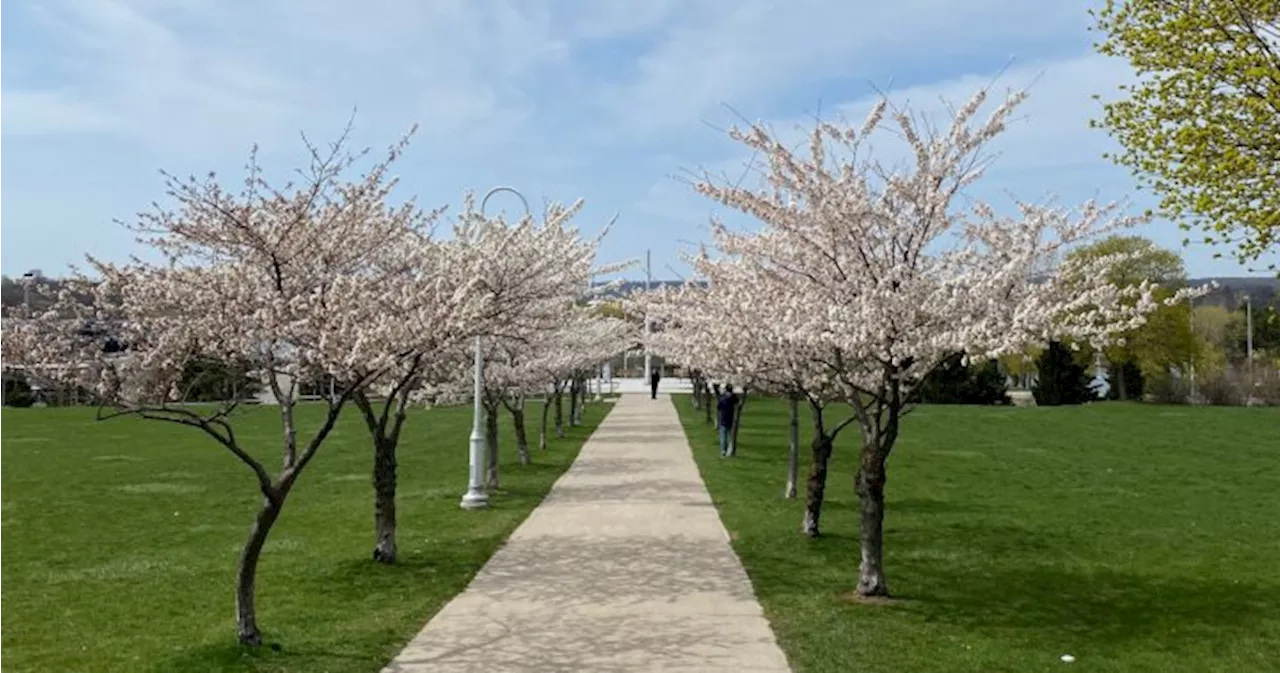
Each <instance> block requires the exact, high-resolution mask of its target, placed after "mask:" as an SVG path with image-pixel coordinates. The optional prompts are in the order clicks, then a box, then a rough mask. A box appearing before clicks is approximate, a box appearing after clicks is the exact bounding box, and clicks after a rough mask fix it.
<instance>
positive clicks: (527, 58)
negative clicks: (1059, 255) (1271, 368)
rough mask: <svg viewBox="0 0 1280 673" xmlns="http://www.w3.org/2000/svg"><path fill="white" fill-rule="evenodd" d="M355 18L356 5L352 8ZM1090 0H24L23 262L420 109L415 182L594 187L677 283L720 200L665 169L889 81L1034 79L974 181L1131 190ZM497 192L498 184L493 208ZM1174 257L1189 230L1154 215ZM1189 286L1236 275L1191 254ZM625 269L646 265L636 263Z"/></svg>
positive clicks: (19, 265) (15, 20)
mask: <svg viewBox="0 0 1280 673" xmlns="http://www.w3.org/2000/svg"><path fill="white" fill-rule="evenodd" d="M357 8H358V9H357ZM1086 8H1087V5H1086V3H1073V2H1028V1H1027V0H967V1H966V2H956V1H954V0H898V1H897V2H894V3H884V2H869V1H867V0H788V1H787V2H781V1H779V0H732V1H730V0H596V1H590V0H550V1H535V0H524V1H522V0H505V1H499V0H437V1H431V0H364V2H361V3H352V2H347V1H340V0H308V1H294V2H286V1H285V0H254V1H245V0H185V1H180V0H43V1H31V0H8V1H7V2H5V3H4V4H3V20H2V22H0V32H2V33H3V34H2V36H0V44H2V45H3V47H2V48H3V58H2V60H0V63H2V68H3V91H2V92H0V103H2V106H3V110H2V111H0V119H2V120H3V145H2V146H3V170H4V173H3V188H4V189H3V195H2V197H0V198H2V201H0V203H2V205H3V223H2V226H3V241H2V243H0V246H2V247H0V258H2V259H0V267H2V268H3V272H4V273H6V274H10V275H14V274H21V273H23V272H24V271H26V270H27V269H30V268H39V269H42V270H44V272H45V273H46V274H51V275H52V274H58V273H61V272H62V271H63V270H65V269H66V267H67V265H68V264H71V263H79V262H80V261H81V260H82V259H83V256H84V254H85V253H87V252H88V253H93V254H95V255H97V256H101V257H105V258H108V259H119V258H122V257H124V256H126V255H128V254H130V253H131V252H134V251H135V250H136V248H135V247H134V244H133V242H132V238H131V236H130V234H129V233H128V232H126V231H125V230H123V229H122V228H121V227H120V226H119V225H117V224H115V223H114V222H113V219H116V218H120V219H131V218H132V216H133V214H134V213H136V212H138V211H139V210H144V209H146V208H148V204H150V203H151V202H152V201H153V200H157V199H161V200H163V185H162V182H161V178H160V176H159V174H158V170H159V169H162V168H163V169H165V170H168V171H171V172H174V173H177V174H183V175H185V174H189V173H196V174H203V173H205V172H207V171H209V170H217V171H218V172H219V173H220V174H222V175H224V176H226V177H227V178H228V180H233V179H237V178H238V175H239V173H238V171H239V169H240V167H241V166H242V165H243V163H244V159H245V157H246V153H247V150H248V148H249V146H250V145H251V144H252V143H254V142H257V143H259V144H260V145H261V152H262V157H263V160H264V163H265V164H266V166H267V168H268V170H270V171H272V172H273V174H275V175H280V176H283V175H284V174H285V172H286V171H288V170H289V169H290V168H292V167H293V166H295V165H298V164H299V162H300V161H301V158H302V154H301V150H302V145H301V143H300V141H299V138H298V132H299V131H305V132H307V133H308V134H309V135H310V136H311V137H312V138H314V139H317V140H328V139H331V138H333V137H334V136H335V135H336V134H337V133H338V132H339V131H340V130H341V128H342V126H343V125H344V123H345V122H346V120H347V118H348V117H349V116H350V114H351V111H352V109H353V108H355V109H357V114H356V118H355V129H354V140H355V143H356V144H357V145H359V146H366V145H367V146H373V147H374V148H377V149H380V148H382V147H384V146H386V145H387V144H389V143H391V142H393V141H394V140H395V139H396V138H398V137H399V136H400V135H401V134H402V133H403V132H404V131H405V130H406V129H408V128H409V127H410V125H412V124H413V123H414V122H418V123H420V124H421V129H420V131H419V133H418V134H417V136H416V137H415V140H414V142H413V145H412V146H411V148H410V150H409V152H408V154H407V156H406V157H405V158H404V159H403V161H402V162H401V163H400V164H398V169H397V170H398V173H399V175H400V177H401V179H402V181H403V182H402V185H401V188H400V189H401V192H400V193H401V194H402V195H404V196H409V195H416V196H417V197H418V198H419V199H420V201H421V202H422V203H423V204H424V205H429V206H435V205H442V204H450V205H455V204H458V203H460V201H461V195H462V193H463V192H464V190H467V189H474V190H477V191H480V192H483V191H485V190H487V189H488V188H489V187H492V186H495V185H511V186H514V187H516V188H518V189H520V190H521V191H522V192H524V193H525V194H526V195H527V196H528V197H529V198H530V200H531V201H534V202H535V203H536V202H537V201H539V200H540V199H542V198H543V197H546V198H551V199H555V200H561V201H571V200H573V199H575V198H578V197H582V198H585V199H586V201H587V208H586V210H585V211H584V213H583V215H582V217H581V219H580V221H579V225H580V226H581V227H582V228H583V229H584V230H586V231H594V230H597V229H599V228H600V227H601V226H602V225H603V224H604V223H605V222H607V221H608V219H609V218H610V217H611V216H612V215H613V214H614V213H617V214H619V220H618V223H617V224H616V225H615V227H614V229H613V231H612V232H611V233H610V235H609V237H608V238H607V239H606V241H605V244H604V250H603V252H604V256H605V257H606V258H608V259H610V260H619V259H625V258H631V257H643V255H644V251H645V250H646V249H651V250H652V251H653V260H654V262H653V264H654V275H655V276H658V277H667V278H669V277H672V276H673V275H674V273H673V272H672V271H670V270H668V269H667V267H668V265H670V266H671V267H673V268H674V269H675V270H676V271H678V272H681V273H683V272H685V270H686V267H685V266H684V265H683V264H682V263H680V261H679V256H680V252H681V251H682V250H688V249H690V247H689V245H688V244H687V243H684V242H682V241H696V240H701V239H704V238H705V237H706V234H707V226H706V221H707V218H708V216H709V215H710V214H711V213H712V212H713V210H714V209H713V207H712V206H711V204H710V203H709V202H707V201H705V200H703V199H701V198H700V197H698V196H696V195H693V194H691V193H690V192H689V190H688V188H687V187H686V186H685V185H684V184H682V183H681V182H680V181H678V180H677V179H675V178H674V177H673V176H675V175H678V174H680V173H681V172H682V171H683V170H688V169H697V168H699V167H710V168H713V169H718V168H724V169H732V168H733V167H735V166H736V165H739V164H741V162H742V161H743V160H744V159H745V158H746V157H745V155H744V154H743V153H742V152H741V150H740V149H738V148H737V147H735V146H734V145H733V144H732V143H730V142H728V141H727V140H725V139H724V137H723V133H721V132H719V131H717V130H716V129H717V128H723V127H725V126H727V125H729V124H731V123H733V122H734V121H735V116H734V112H732V111H731V110H730V107H731V108H732V110H736V111H737V112H738V113H741V114H742V115H743V116H745V117H747V118H751V119H765V120H771V121H775V122H776V123H777V124H778V125H779V128H785V126H786V125H787V124H790V123H792V122H793V121H796V120H803V119H804V118H805V116H806V115H812V114H813V113H814V112H816V111H819V110H821V111H823V112H830V111H837V110H839V111H847V112H848V113H849V114H850V115H851V116H854V117H855V118H857V117H858V116H859V114H860V110H865V109H866V107H867V106H868V105H869V104H870V100H871V97H872V96H873V95H874V94H875V90H876V89H877V88H878V89H882V90H888V91H890V92H891V96H892V97H893V98H894V99H895V100H903V99H908V100H910V101H911V102H912V103H913V104H914V105H916V106H918V107H919V108H921V109H922V110H924V111H926V112H933V113H935V114H940V113H941V111H942V110H943V108H942V106H941V104H940V103H939V99H940V97H942V98H946V99H950V100H954V101H957V102H962V101H963V100H964V99H965V98H967V97H968V96H969V95H970V94H971V93H972V92H973V90H974V89H975V88H976V87H977V86H979V85H981V84H987V83H990V82H992V81H993V80H994V81H995V83H996V86H997V87H998V88H1003V87H1025V86H1028V85H1030V86H1031V100H1030V101H1029V102H1028V103H1027V104H1026V105H1024V107H1023V109H1022V112H1023V114H1022V115H1021V117H1022V118H1021V119H1020V120H1019V121H1018V123H1017V124H1015V125H1014V126H1013V127H1012V128H1011V130H1010V131H1009V132H1008V133H1007V134H1006V135H1005V136H1004V137H1002V138H1001V140H1000V141H999V143H998V146H997V149H998V150H999V151H1000V152H1001V157H1000V159H999V160H998V162H997V163H996V164H995V165H994V167H993V168H992V170H991V171H990V173H989V176H988V178H987V179H986V181H985V183H984V184H983V185H982V186H981V187H979V188H977V190H976V191H975V194H976V195H979V196H982V197H989V198H992V199H994V200H996V201H1000V200H1001V199H1002V198H1003V197H1002V196H1001V194H1002V193H1004V192H1006V191H1008V192H1011V193H1013V194H1016V195H1018V196H1019V197H1022V198H1029V199H1030V198H1038V197H1041V196H1046V195H1054V196H1056V198H1057V200H1058V201H1059V202H1060V203H1063V204H1072V203H1076V202H1079V201H1083V200H1085V199H1088V198H1094V197H1097V198H1101V199H1104V200H1111V199H1116V198H1122V197H1125V196H1129V195H1132V196H1133V207H1134V210H1135V211H1136V210H1138V209H1140V208H1142V207H1144V206H1147V205H1150V200H1149V199H1148V198H1147V197H1145V196H1143V195H1142V194H1137V193H1135V192H1134V186H1135V185H1134V181H1133V179H1132V178H1130V177H1129V176H1128V175H1127V173H1126V172H1125V171H1124V170H1122V169H1119V168H1116V167H1113V166H1111V165H1110V164H1109V163H1108V162H1107V161H1106V160H1105V159H1103V158H1102V156H1101V155H1102V153H1103V152H1105V151H1106V150H1107V149H1108V148H1109V147H1110V146H1111V145H1110V141H1109V140H1108V138H1107V137H1106V136H1105V135H1104V134H1103V133H1101V132H1098V131H1093V130H1090V129H1089V128H1088V127H1087V120H1088V119H1089V118H1090V117H1091V116H1093V115H1094V114H1095V113H1096V106H1097V104H1096V103H1095V102H1094V101H1092V100H1091V98H1090V96H1091V94H1094V93H1103V94H1104V95H1106V94H1109V93H1111V92H1113V91H1114V89H1115V86H1116V85H1117V84H1119V83H1122V82H1123V81H1125V80H1126V79H1127V78H1128V77H1129V76H1130V75H1129V70H1128V66H1127V65H1126V64H1125V63H1123V62H1119V61H1113V60H1110V59H1104V58H1102V57H1099V56H1097V55H1095V54H1094V53H1093V52H1092V50H1091V47H1090V44H1091V40H1092V38H1093V36H1092V35H1091V34H1090V33H1089V31H1088V30H1087V28H1088V24H1089V22H1088V16H1087V14H1086ZM495 198H496V197H495ZM1141 233H1143V234H1144V235H1147V236H1150V237H1151V238H1153V239H1155V240H1157V241H1158V242H1160V243H1162V244H1164V245H1167V246H1170V247H1179V246H1180V241H1181V239H1182V237H1183V235H1182V233H1181V232H1179V231H1178V230H1177V228H1176V227H1174V226H1172V225H1170V224H1168V223H1164V222H1157V223H1154V224H1152V225H1149V226H1148V227H1146V228H1145V229H1143V230H1142V232H1141ZM1182 252H1183V254H1184V256H1185V258H1186V260H1187V266H1188V269H1189V271H1190V272H1191V273H1192V275H1196V276H1205V275H1244V274H1246V273H1247V271H1246V269H1244V268H1243V267H1241V266H1239V265H1237V264H1236V263H1234V262H1233V261H1230V260H1214V259H1212V250H1211V249H1206V248H1204V247H1192V248H1189V249H1185V250H1182ZM629 275H632V276H634V275H635V274H634V273H633V274H629Z"/></svg>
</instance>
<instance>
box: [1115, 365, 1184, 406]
mask: <svg viewBox="0 0 1280 673" xmlns="http://www.w3.org/2000/svg"><path fill="white" fill-rule="evenodd" d="M1146 389H1147V393H1148V394H1149V395H1151V401H1152V402H1159V403H1160V404H1186V403H1187V401H1188V400H1189V399H1190V398H1191V386H1190V384H1189V383H1188V382H1187V381H1186V380H1185V379H1182V378H1180V377H1176V376H1174V375H1172V374H1170V373H1168V372H1163V373H1160V374H1157V375H1155V376H1152V377H1151V378H1150V379H1149V380H1148V381H1147V385H1146ZM1107 398H1108V399H1116V398H1113V397H1111V395H1110V391H1108V395H1107Z"/></svg>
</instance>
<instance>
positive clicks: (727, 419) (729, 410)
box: [716, 383, 738, 458]
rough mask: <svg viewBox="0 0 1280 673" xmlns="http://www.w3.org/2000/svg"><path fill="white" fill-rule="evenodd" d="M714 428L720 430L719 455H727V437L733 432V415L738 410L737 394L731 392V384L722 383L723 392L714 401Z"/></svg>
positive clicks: (722, 456)
mask: <svg viewBox="0 0 1280 673" xmlns="http://www.w3.org/2000/svg"><path fill="white" fill-rule="evenodd" d="M716 411H717V412H718V413H717V414H716V417H717V418H716V420H717V423H716V428H717V429H718V430H719V431H720V457H721V458H727V457H728V456H729V438H730V437H731V433H732V432H733V416H734V414H736V413H737V411H738V396H737V395H734V394H733V386H731V385H729V384H727V383H726V384H725V385H724V394H723V395H721V396H720V399H719V400H717V401H716Z"/></svg>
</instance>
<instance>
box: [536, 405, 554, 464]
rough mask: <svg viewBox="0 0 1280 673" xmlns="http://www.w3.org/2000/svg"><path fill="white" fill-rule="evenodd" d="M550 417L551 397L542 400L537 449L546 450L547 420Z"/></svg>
mask: <svg viewBox="0 0 1280 673" xmlns="http://www.w3.org/2000/svg"><path fill="white" fill-rule="evenodd" d="M550 416H551V396H550V395H547V396H546V398H545V399H544V400H542V425H541V426H540V427H539V428H538V449H539V450H542V451H546V450H547V419H548V418H549V417H550Z"/></svg>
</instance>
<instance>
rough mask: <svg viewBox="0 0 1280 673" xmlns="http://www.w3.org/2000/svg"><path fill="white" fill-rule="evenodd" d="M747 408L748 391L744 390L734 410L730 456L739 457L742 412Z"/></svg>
mask: <svg viewBox="0 0 1280 673" xmlns="http://www.w3.org/2000/svg"><path fill="white" fill-rule="evenodd" d="M746 406H747V389H746V388H743V389H742V394H741V395H739V396H738V401H737V403H736V404H735V406H734V409H733V426H732V427H730V428H729V455H730V456H736V455H738V430H740V429H741V428H742V411H743V409H745V408H746Z"/></svg>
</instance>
